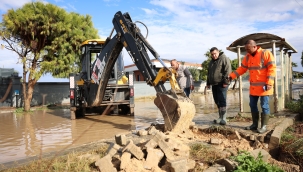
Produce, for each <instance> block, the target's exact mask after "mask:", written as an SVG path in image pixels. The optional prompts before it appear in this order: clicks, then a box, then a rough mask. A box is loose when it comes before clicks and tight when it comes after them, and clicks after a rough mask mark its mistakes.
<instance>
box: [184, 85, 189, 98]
mask: <svg viewBox="0 0 303 172" xmlns="http://www.w3.org/2000/svg"><path fill="white" fill-rule="evenodd" d="M184 92H185V94H186V96H187V97H189V94H190V87H188V88H184Z"/></svg>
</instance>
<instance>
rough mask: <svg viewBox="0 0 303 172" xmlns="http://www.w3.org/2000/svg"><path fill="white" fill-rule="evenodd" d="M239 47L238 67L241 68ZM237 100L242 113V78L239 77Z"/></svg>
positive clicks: (239, 50) (238, 48)
mask: <svg viewBox="0 0 303 172" xmlns="http://www.w3.org/2000/svg"><path fill="white" fill-rule="evenodd" d="M240 48H241V47H240V46H238V47H237V50H238V52H237V56H238V66H239V67H240V66H241V49H240ZM239 100H240V112H243V92H242V76H239Z"/></svg>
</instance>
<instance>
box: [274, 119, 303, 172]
mask: <svg viewBox="0 0 303 172" xmlns="http://www.w3.org/2000/svg"><path fill="white" fill-rule="evenodd" d="M285 132H286V133H287V136H288V139H284V140H282V142H281V146H280V148H279V150H280V154H279V156H278V158H277V159H278V160H279V161H281V162H285V163H288V164H297V165H299V166H300V168H301V171H303V122H297V123H295V124H294V125H292V126H290V127H289V128H287V129H286V130H285Z"/></svg>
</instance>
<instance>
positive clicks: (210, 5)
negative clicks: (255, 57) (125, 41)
mask: <svg viewBox="0 0 303 172" xmlns="http://www.w3.org/2000/svg"><path fill="white" fill-rule="evenodd" d="M300 2H301V1H300ZM150 3H151V4H152V5H153V6H151V7H150V8H144V9H142V10H143V11H144V12H145V16H144V18H143V19H140V21H142V22H144V23H145V24H146V25H147V26H148V29H149V38H148V40H149V42H150V43H151V44H152V46H154V48H155V49H156V50H157V51H158V53H159V54H160V55H161V57H162V58H168V59H171V58H176V59H178V60H183V61H189V62H195V63H202V62H203V61H204V60H205V59H206V58H205V57H204V54H205V52H206V51H208V49H209V48H211V47H213V46H216V47H218V48H219V49H222V50H223V51H224V52H225V53H226V54H227V56H228V57H230V58H231V59H234V58H236V56H237V55H236V54H235V53H233V52H230V51H228V50H226V47H228V46H229V45H230V44H231V43H232V42H233V41H235V40H236V39H238V38H240V37H242V36H245V35H248V34H251V33H259V32H263V33H272V34H276V35H278V36H280V37H283V38H286V40H287V41H288V42H289V43H290V44H291V45H293V46H294V47H295V48H296V49H297V50H298V52H299V53H297V54H293V59H294V62H298V61H299V60H298V59H300V57H299V56H301V52H302V48H303V47H302V44H303V35H302V34H301V32H302V30H303V20H302V19H301V16H302V14H303V12H302V10H301V8H302V7H300V6H299V5H298V4H297V3H296V2H295V1H282V0H277V1H275V0H268V1H265V2H264V1H261V0H256V1H241V0H232V1H221V0H212V1H209V0H204V1H201V0H193V1H181V0H151V1H150ZM302 4H303V2H302ZM163 14H165V15H163ZM140 28H141V26H140ZM141 30H144V29H143V28H141ZM299 66H300V65H299Z"/></svg>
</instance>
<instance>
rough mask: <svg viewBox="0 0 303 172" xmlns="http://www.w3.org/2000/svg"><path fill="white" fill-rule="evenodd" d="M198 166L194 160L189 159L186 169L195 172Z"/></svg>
mask: <svg viewBox="0 0 303 172" xmlns="http://www.w3.org/2000/svg"><path fill="white" fill-rule="evenodd" d="M195 166H196V161H195V160H192V159H187V164H186V168H187V170H188V171H189V170H193V169H194V168H195Z"/></svg>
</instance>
